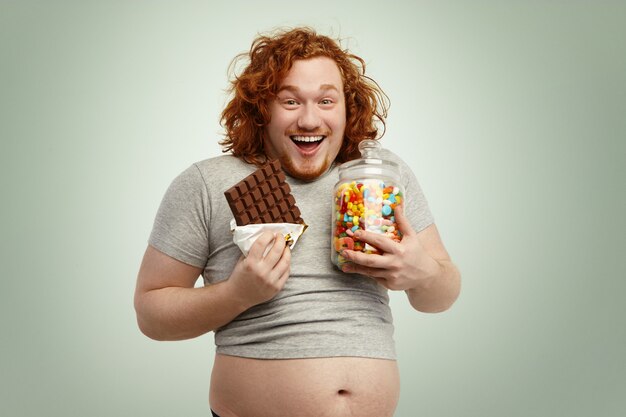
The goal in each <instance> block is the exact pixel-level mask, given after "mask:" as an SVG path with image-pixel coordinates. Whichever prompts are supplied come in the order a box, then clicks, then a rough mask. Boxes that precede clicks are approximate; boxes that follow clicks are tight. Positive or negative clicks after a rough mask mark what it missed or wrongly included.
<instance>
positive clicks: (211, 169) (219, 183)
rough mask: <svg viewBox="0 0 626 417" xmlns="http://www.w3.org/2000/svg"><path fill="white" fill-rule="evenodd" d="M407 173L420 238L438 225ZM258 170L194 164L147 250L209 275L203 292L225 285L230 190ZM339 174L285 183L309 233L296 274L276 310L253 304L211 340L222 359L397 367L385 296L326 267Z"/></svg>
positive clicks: (168, 199) (176, 185) (165, 204)
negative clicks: (390, 362) (353, 360)
mask: <svg viewBox="0 0 626 417" xmlns="http://www.w3.org/2000/svg"><path fill="white" fill-rule="evenodd" d="M383 157H384V158H385V159H390V160H393V161H396V162H397V163H399V164H400V167H401V176H402V181H403V182H404V186H405V190H406V201H405V203H406V209H405V211H406V214H407V216H408V218H409V219H410V221H411V224H412V226H413V228H414V229H415V230H416V231H420V230H422V229H424V228H425V227H427V226H429V225H430V224H432V223H433V218H432V215H431V213H430V210H429V208H428V205H427V203H426V200H425V199H424V196H423V194H422V191H421V189H420V187H419V184H418V182H417V180H416V179H415V176H414V175H413V173H412V172H411V170H410V169H409V168H408V167H407V166H406V164H404V162H402V161H401V160H400V159H399V158H398V157H397V156H396V155H394V154H392V153H391V152H389V151H383ZM254 170H256V167H255V166H254V165H250V164H247V163H245V162H243V161H242V160H240V159H238V158H235V157H233V156H231V155H224V156H219V157H215V158H211V159H207V160H204V161H201V162H198V163H195V164H193V165H192V166H191V167H189V168H188V169H186V170H185V171H184V172H183V173H181V174H180V175H179V176H178V177H177V178H176V179H175V180H174V181H173V182H172V184H171V185H170V187H169V188H168V190H167V192H166V194H165V196H164V198H163V201H162V203H161V206H160V207H159V210H158V213H157V216H156V219H155V222H154V228H153V230H152V233H151V235H150V239H149V244H150V245H152V246H153V247H155V248H156V249H158V250H159V251H161V252H163V253H165V254H167V255H169V256H171V257H172V258H175V259H177V260H179V261H182V262H184V263H187V264H189V265H193V266H196V267H200V268H203V269H204V271H203V277H204V282H205V285H211V284H212V283H216V282H219V281H221V280H225V279H228V277H229V275H230V273H231V272H232V270H233V268H234V266H235V263H236V262H237V260H238V258H239V257H240V256H241V252H240V250H239V248H238V247H237V246H236V245H235V244H234V243H233V241H232V234H231V231H230V220H231V218H232V213H231V211H230V208H229V206H228V203H227V202H226V198H225V197H224V191H226V190H227V189H228V188H230V187H231V186H233V185H234V184H236V183H237V182H239V181H240V180H242V179H243V178H244V177H245V176H247V175H249V174H250V173H252V172H253V171H254ZM337 180H338V173H337V166H333V167H332V168H331V169H330V170H329V171H328V172H327V173H326V174H324V175H323V176H322V177H320V178H318V179H317V180H315V181H312V182H304V181H300V180H297V179H294V178H291V177H289V176H287V182H288V183H289V185H290V187H291V192H292V194H293V196H294V197H295V199H296V204H297V205H298V207H299V208H300V210H301V212H302V218H303V219H304V221H305V222H306V224H307V225H308V226H309V227H308V228H307V229H306V231H305V232H304V234H303V235H302V236H301V237H300V238H299V240H298V242H297V244H296V246H295V247H294V249H293V252H292V256H291V274H290V276H289V278H288V279H287V281H286V284H285V286H284V288H283V289H282V290H281V291H280V292H279V293H278V294H277V295H276V296H275V297H274V298H273V299H271V300H270V301H267V302H265V303H262V304H259V305H256V306H254V307H252V308H250V309H248V310H247V311H245V312H243V313H242V314H241V315H239V316H238V317H236V318H235V319H234V320H233V321H231V322H230V323H228V324H227V325H225V326H223V327H221V328H219V329H217V330H216V331H215V344H216V346H217V352H218V353H222V354H226V355H234V356H243V357H250V358H262V359H287V358H311V357H334V356H360V357H370V358H383V359H395V357H396V354H395V345H394V340H393V319H392V316H391V311H390V308H389V297H388V294H387V289H386V288H384V287H382V286H380V285H378V284H377V283H376V282H375V281H374V280H372V279H370V278H367V277H363V276H360V275H354V274H345V273H343V272H341V271H340V270H338V269H337V268H336V267H334V265H333V264H332V263H331V260H330V244H331V211H332V196H333V189H334V186H335V183H336V182H337Z"/></svg>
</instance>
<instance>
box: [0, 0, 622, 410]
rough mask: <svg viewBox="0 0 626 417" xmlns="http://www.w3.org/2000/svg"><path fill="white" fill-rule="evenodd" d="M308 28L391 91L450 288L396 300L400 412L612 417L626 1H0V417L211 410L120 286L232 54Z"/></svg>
mask: <svg viewBox="0 0 626 417" xmlns="http://www.w3.org/2000/svg"><path fill="white" fill-rule="evenodd" d="M301 24H306V25H310V26H313V27H315V28H317V29H318V30H319V31H320V32H321V33H324V34H328V35H331V36H333V37H340V38H342V39H343V45H344V46H345V47H348V48H350V49H351V50H352V52H354V53H356V54H358V55H360V56H362V57H363V58H364V59H365V60H366V61H367V71H368V74H369V75H371V76H372V77H373V78H374V79H376V80H377V81H378V82H379V83H380V85H381V86H382V87H383V89H384V90H385V91H386V92H387V94H388V95H389V96H390V98H391V102H392V107H391V112H390V115H389V119H388V130H387V133H386V135H385V137H384V138H383V142H382V143H383V144H384V145H385V146H387V147H389V148H391V149H392V150H394V151H395V152H397V153H400V154H401V155H403V156H404V157H405V159H406V160H407V162H408V163H409V164H410V165H411V166H412V167H413V168H414V170H415V172H416V174H417V176H418V178H419V179H420V182H421V184H422V187H423V189H424V191H425V193H426V195H427V197H428V199H429V202H430V205H431V208H432V210H433V212H434V214H435V217H436V222H437V224H438V226H439V228H440V231H441V233H442V236H443V239H444V241H445V243H446V245H447V248H448V249H449V251H450V253H451V254H452V256H453V258H454V260H455V261H456V262H457V264H458V265H459V267H460V269H461V271H462V273H463V291H462V295H461V298H460V299H459V300H458V302H457V303H456V305H455V306H454V307H453V308H452V309H451V310H450V311H448V312H446V313H443V314H439V315H424V314H419V313H416V312H414V311H412V310H411V309H410V307H409V305H408V303H407V302H406V300H405V297H404V296H403V295H402V294H393V295H392V309H393V311H394V316H395V322H396V336H395V338H396V341H397V346H398V354H399V361H400V362H399V363H400V367H401V376H402V383H403V385H402V393H401V399H400V404H399V407H398V410H397V413H396V416H398V417H419V416H428V417H472V416H476V417H502V416H506V417H515V416H520V417H522V416H523V417H528V416H542V417H543V416H545V417H553V416H568V417H583V416H585V417H586V416H594V417H618V416H623V415H625V414H626V397H625V396H624V395H623V394H624V392H626V361H625V360H624V353H625V351H626V325H625V323H624V321H625V320H624V318H625V317H626V303H625V300H624V294H625V291H626V283H625V280H626V268H625V265H624V258H625V257H624V251H625V250H626V245H625V239H624V235H625V232H626V227H625V221H624V212H625V209H626V204H625V195H624V190H625V187H624V184H625V181H624V179H625V175H624V162H623V160H624V157H625V156H626V152H625V150H626V148H625V144H624V142H625V139H626V138H625V136H626V123H625V120H626V118H625V116H624V115H625V114H626V76H625V74H626V47H625V45H626V42H625V41H624V40H625V39H626V30H625V28H626V5H625V3H624V2H618V1H593V2H592V1H576V0H572V1H549V0H546V1H527V2H516V1H496V0H493V1H473V2H466V1H446V0H443V1H414V2H409V1H404V2H393V1H389V2H383V1H365V0H360V1H337V0H335V1H325V0H318V1H314V2H295V1H275V0H266V1H263V2H256V1H242V0H229V1H177V2H173V1H171V2H167V1H90V0H87V1H29V0H22V1H11V0H1V1H0V60H1V65H0V137H1V143H2V145H1V152H0V153H1V156H0V162H1V164H0V169H1V170H2V171H1V175H0V184H1V185H2V217H1V218H2V220H1V221H2V223H1V226H2V227H1V242H2V247H1V251H0V254H1V256H2V280H1V291H0V298H1V299H0V324H1V327H0V331H1V333H0V384H1V385H0V415H2V416H29V417H30V416H33V417H34V416H37V417H39V416H91V417H99V416H151V417H160V416H163V417H165V416H172V415H180V416H183V415H184V416H198V417H200V416H206V415H207V414H208V408H207V392H208V382H209V375H210V368H211V364H212V356H213V353H214V347H213V336H212V334H211V335H205V336H203V337H200V338H198V339H194V340H189V341H183V342H155V341H152V340H149V339H148V338H146V337H144V336H143V335H141V334H140V332H139V331H138V329H137V327H136V324H135V316H134V310H133V306H132V296H133V290H134V285H135V278H136V273H137V270H138V267H139V263H140V260H141V257H142V255H143V251H144V249H145V246H146V243H147V238H148V234H149V232H150V229H151V226H152V221H153V218H154V215H155V213H156V210H157V207H158V204H159V202H160V200H161V197H162V195H163V193H164V192H165V189H166V187H167V186H168V185H169V183H170V181H171V180H172V179H173V178H174V177H175V176H176V175H177V174H178V173H179V172H180V171H182V170H183V169H185V168H186V167H188V166H189V165H190V164H191V163H193V162H195V161H198V160H201V159H204V158H207V157H210V156H214V155H218V154H219V153H220V149H219V147H218V145H217V141H218V140H219V139H220V135H221V132H222V131H221V128H220V126H219V114H220V111H221V109H222V107H223V105H224V104H225V102H226V95H225V93H224V89H225V88H226V87H227V69H228V65H229V63H230V61H231V59H232V58H233V57H234V56H235V55H236V54H238V53H240V52H245V51H246V50H248V48H249V46H250V43H251V41H252V39H253V38H254V37H255V36H256V34H257V33H259V32H265V31H268V30H270V29H273V28H276V27H279V26H295V25H301ZM303 377H305V376H303Z"/></svg>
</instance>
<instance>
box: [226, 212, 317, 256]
mask: <svg viewBox="0 0 626 417" xmlns="http://www.w3.org/2000/svg"><path fill="white" fill-rule="evenodd" d="M305 229H306V225H304V224H296V223H261V224H249V225H246V226H237V222H235V219H232V220H231V221H230V230H231V231H232V232H233V242H234V243H235V245H237V246H239V249H241V253H243V255H244V256H248V252H249V251H250V247H252V244H253V243H254V242H255V241H256V240H257V238H258V237H259V236H261V234H262V233H263V232H267V231H269V232H272V233H279V234H281V235H283V236H284V237H285V242H288V246H289V248H290V249H292V250H293V248H294V246H296V242H297V241H298V238H299V237H300V235H302V233H304V230H305ZM267 250H269V248H268V249H267ZM267 250H266V252H267ZM264 255H265V254H264Z"/></svg>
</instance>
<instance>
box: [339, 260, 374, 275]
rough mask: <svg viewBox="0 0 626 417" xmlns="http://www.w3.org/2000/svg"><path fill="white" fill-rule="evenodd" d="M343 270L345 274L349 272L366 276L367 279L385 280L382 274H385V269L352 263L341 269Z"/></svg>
mask: <svg viewBox="0 0 626 417" xmlns="http://www.w3.org/2000/svg"><path fill="white" fill-rule="evenodd" d="M341 270H342V271H343V272H347V273H350V274H359V275H364V276H366V277H369V278H374V279H382V278H383V276H382V274H384V270H383V269H379V268H373V267H369V266H365V265H359V264H355V263H351V262H349V263H346V264H344V265H343V266H342V267H341Z"/></svg>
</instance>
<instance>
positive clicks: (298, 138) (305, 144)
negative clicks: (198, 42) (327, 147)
mask: <svg viewBox="0 0 626 417" xmlns="http://www.w3.org/2000/svg"><path fill="white" fill-rule="evenodd" d="M289 137H290V138H291V140H292V142H293V143H295V144H296V146H297V147H298V148H300V149H301V150H303V151H305V152H310V151H313V150H315V149H317V147H318V146H319V145H320V144H321V143H322V142H323V141H324V139H326V136H325V135H291V136H289Z"/></svg>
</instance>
